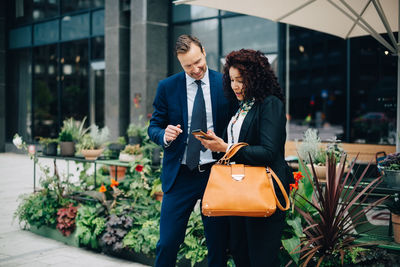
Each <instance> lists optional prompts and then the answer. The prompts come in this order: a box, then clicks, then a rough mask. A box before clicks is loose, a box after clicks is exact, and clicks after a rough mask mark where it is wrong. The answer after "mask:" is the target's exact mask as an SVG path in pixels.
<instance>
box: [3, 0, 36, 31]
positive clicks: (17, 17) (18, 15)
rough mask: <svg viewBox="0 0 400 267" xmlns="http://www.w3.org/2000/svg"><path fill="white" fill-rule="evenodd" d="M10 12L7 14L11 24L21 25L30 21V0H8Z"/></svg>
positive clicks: (31, 7) (31, 4) (31, 6)
mask: <svg viewBox="0 0 400 267" xmlns="http://www.w3.org/2000/svg"><path fill="white" fill-rule="evenodd" d="M8 4H9V5H10V8H11V10H12V12H10V13H11V14H8V15H9V16H10V20H11V22H12V24H11V25H21V24H26V23H29V22H32V10H33V3H32V0H15V1H8Z"/></svg>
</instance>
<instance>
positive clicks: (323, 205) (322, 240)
mask: <svg viewBox="0 0 400 267" xmlns="http://www.w3.org/2000/svg"><path fill="white" fill-rule="evenodd" d="M345 160H346V158H345V155H342V157H341V160H340V163H339V166H338V167H336V158H335V156H334V154H328V161H327V168H328V174H327V177H326V178H327V183H326V186H325V187H324V188H322V186H321V183H320V182H319V180H318V179H317V178H316V174H315V169H314V166H313V165H312V172H313V183H312V185H313V190H314V196H313V199H312V201H310V200H308V199H306V198H305V197H303V196H301V195H299V197H300V198H303V199H304V200H305V201H306V202H307V203H308V204H309V205H311V206H312V207H314V209H315V210H316V211H317V213H315V212H310V211H307V210H303V209H302V208H299V207H297V206H296V207H295V208H296V210H297V211H298V212H299V213H300V215H301V216H302V217H303V218H304V220H305V221H306V222H307V227H306V228H304V230H303V232H304V234H305V235H306V238H305V240H303V241H302V242H301V249H300V250H299V251H297V252H299V253H301V257H300V260H304V262H303V265H304V266H307V264H308V263H310V261H312V260H313V259H315V258H317V259H318V262H317V264H316V266H317V267H318V266H320V265H321V264H322V263H323V262H324V261H329V259H330V258H331V255H333V254H335V253H336V255H340V258H341V263H342V264H343V262H344V255H345V253H346V251H347V250H348V249H350V248H352V247H355V246H357V245H354V244H352V242H353V241H354V240H355V237H354V236H353V231H354V226H355V225H358V224H362V223H364V222H365V221H363V217H362V216H361V215H362V214H364V213H366V212H368V211H369V210H371V209H372V208H373V207H375V206H377V205H379V204H381V203H382V202H383V201H384V200H385V199H386V198H387V197H383V198H380V199H378V200H376V201H374V202H372V203H370V204H369V205H368V206H366V207H363V206H362V205H363V203H364V202H365V201H366V200H367V197H368V196H369V194H370V193H371V192H372V191H373V190H374V189H375V187H376V186H377V184H379V183H380V182H381V180H382V178H381V177H378V178H376V179H374V180H373V181H371V182H370V183H368V185H366V186H365V187H363V188H362V189H361V190H360V191H357V190H356V189H355V188H356V187H358V186H359V185H360V183H361V181H362V179H363V178H364V174H365V173H366V172H365V171H364V172H363V174H362V175H361V176H360V177H359V178H358V179H356V178H350V179H349V176H350V172H351V169H352V168H353V167H354V162H353V164H352V165H351V166H350V171H349V172H348V173H347V175H344V164H345ZM356 160H357V159H356ZM299 162H300V164H303V163H302V161H301V160H300V161H299ZM302 167H303V168H304V166H302ZM306 176H307V179H310V180H311V179H312V178H311V176H310V174H309V173H308V172H306ZM348 184H354V188H353V189H349V188H347V187H346V185H348ZM361 245H365V244H359V245H358V246H361Z"/></svg>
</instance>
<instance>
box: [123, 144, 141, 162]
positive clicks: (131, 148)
mask: <svg viewBox="0 0 400 267" xmlns="http://www.w3.org/2000/svg"><path fill="white" fill-rule="evenodd" d="M141 156H142V150H141V148H140V145H139V144H137V145H127V146H125V149H124V150H123V151H121V153H120V154H119V160H120V161H124V162H131V161H135V160H136V159H140V158H141Z"/></svg>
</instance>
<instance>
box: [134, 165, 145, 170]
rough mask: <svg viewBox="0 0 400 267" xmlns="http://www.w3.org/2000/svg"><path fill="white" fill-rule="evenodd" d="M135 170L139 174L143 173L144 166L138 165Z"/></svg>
mask: <svg viewBox="0 0 400 267" xmlns="http://www.w3.org/2000/svg"><path fill="white" fill-rule="evenodd" d="M135 170H136V171H137V172H141V171H143V165H140V164H138V165H136V168H135Z"/></svg>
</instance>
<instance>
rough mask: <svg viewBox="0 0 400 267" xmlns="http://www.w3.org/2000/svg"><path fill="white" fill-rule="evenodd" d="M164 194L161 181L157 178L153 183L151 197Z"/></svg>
mask: <svg viewBox="0 0 400 267" xmlns="http://www.w3.org/2000/svg"><path fill="white" fill-rule="evenodd" d="M158 192H162V183H161V179H160V178H157V179H155V180H154V181H153V185H152V186H151V192H150V195H151V196H153V195H154V194H155V193H158Z"/></svg>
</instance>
